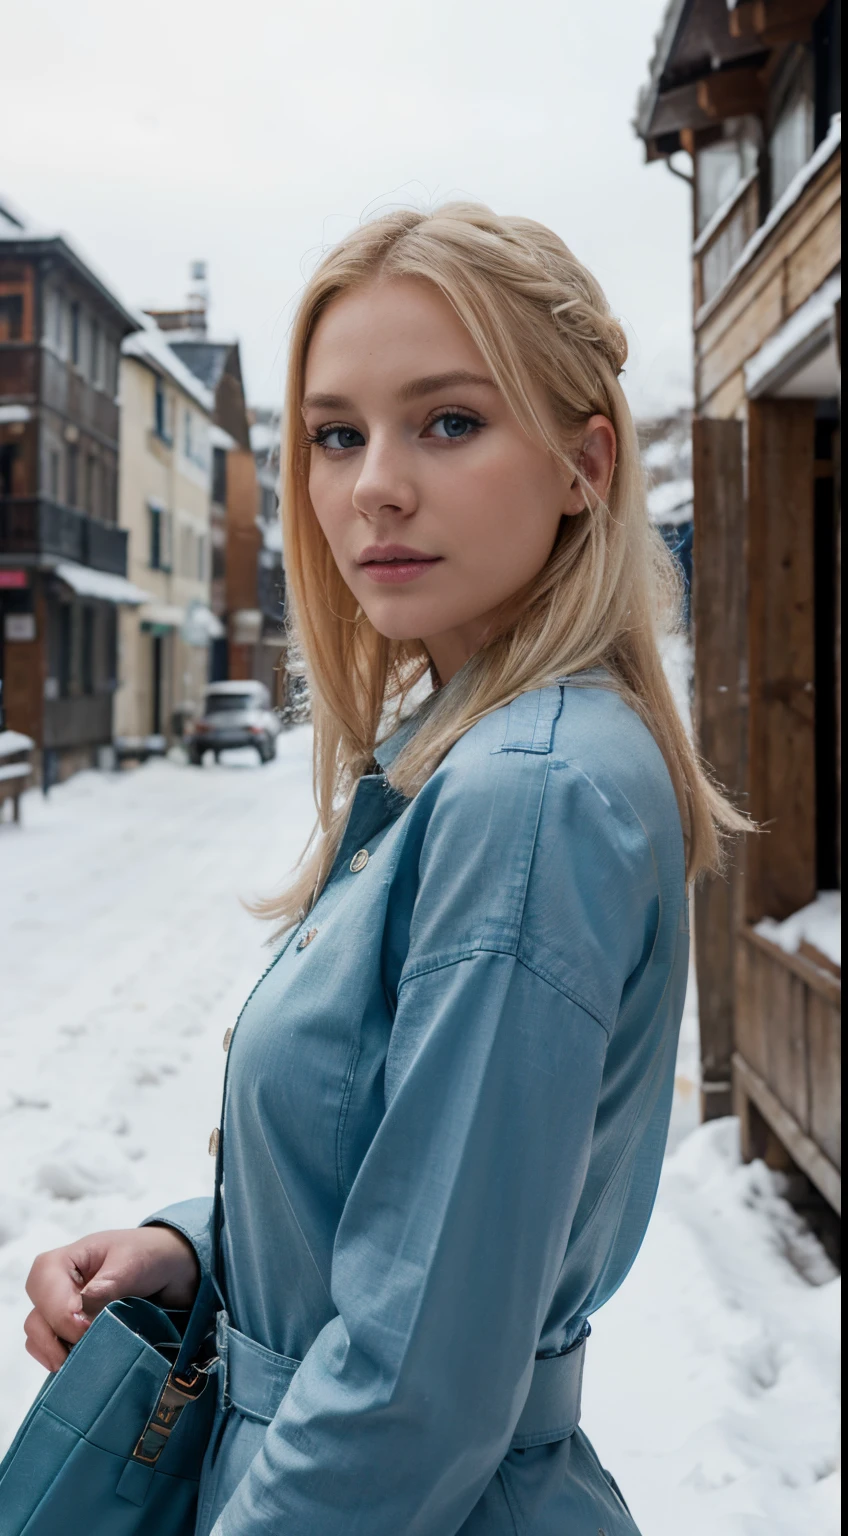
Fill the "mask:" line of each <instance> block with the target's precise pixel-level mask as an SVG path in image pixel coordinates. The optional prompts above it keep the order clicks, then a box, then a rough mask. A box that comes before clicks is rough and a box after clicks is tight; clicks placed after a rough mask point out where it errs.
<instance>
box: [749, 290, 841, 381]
mask: <svg viewBox="0 0 848 1536" xmlns="http://www.w3.org/2000/svg"><path fill="white" fill-rule="evenodd" d="M841 297H842V273H841V272H838V273H836V275H835V276H834V277H829V278H828V279H827V282H824V283H822V285H821V287H820V288H817V289H816V291H815V293H813V294H811V295H810V297H809V299H808V300H807V302H806V304H802V305H801V307H800V309H796V311H795V313H794V315H790V316H789V319H788V320H787V321H786V323H785V325H782V326H781V327H780V330H779V331H776V332H775V334H774V335H773V336H770V337H769V339H768V341H766V342H764V343H763V345H762V346H761V347H760V350H759V352H755V353H754V355H753V357H751V358H749V359H748V361H747V363H746V364H745V392H746V394H748V395H749V396H751V397H753V396H755V395H757V394H759V393H760V392H761V386H762V385H763V384H765V383H766V382H767V381H768V380H770V378H771V376H772V375H773V374H775V373H777V371H778V370H779V369H780V368H781V367H783V365H784V364H785V363H787V362H788V361H789V359H790V358H791V357H792V355H793V353H795V352H797V351H798V350H799V349H800V348H802V347H804V345H805V343H807V342H811V341H812V340H813V338H814V337H815V336H816V333H817V332H820V331H823V332H824V333H825V336H826V335H827V334H828V333H829V331H830V329H831V328H832V327H833V326H834V325H835V310H836V305H837V304H838V302H839V300H840V299H841Z"/></svg>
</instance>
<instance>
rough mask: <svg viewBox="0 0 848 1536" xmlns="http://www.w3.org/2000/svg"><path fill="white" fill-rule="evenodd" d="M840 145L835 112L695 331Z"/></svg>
mask: <svg viewBox="0 0 848 1536" xmlns="http://www.w3.org/2000/svg"><path fill="white" fill-rule="evenodd" d="M841 144H842V114H841V112H836V113H834V115H833V117H832V118H831V120H830V127H829V129H828V131H827V134H826V135H825V137H824V138H823V139H822V141H821V143H820V145H819V147H818V149H817V150H815V152H814V153H813V154H812V155H811V156H810V158H809V160H808V161H807V163H806V165H802V167H801V169H800V171H798V172H797V173H796V174H795V175H794V176H793V178H792V180H791V181H790V183H789V186H788V187H787V188H786V191H785V192H784V193H783V196H782V197H779V198H778V200H777V202H776V203H775V205H774V207H773V208H772V210H771V212H770V213H769V215H768V218H767V219H765V220H764V222H763V223H762V224H761V225H760V227H759V229H756V230H755V231H754V233H753V234H752V236H751V238H750V240H749V241H748V243H747V245H746V246H744V247H743V249H742V251H741V253H740V254H739V256H738V257H737V259H736V261H735V262H734V263H733V266H732V267H731V269H730V271H729V272H728V274H727V277H726V278H725V280H724V282H723V283H722V285H721V287H720V288H719V290H718V292H717V293H714V294H713V296H712V298H711V299H709V300H708V301H707V303H706V304H702V305H701V307H700V309H699V310H698V313H697V314H696V316H695V325H696V327H698V326H701V325H703V323H704V321H705V320H706V319H707V318H708V317H709V316H710V315H711V314H712V313H713V310H714V309H716V307H717V306H718V305H719V304H720V303H721V302H722V300H723V298H724V296H725V294H726V293H727V291H728V289H729V288H730V286H731V284H732V283H733V282H735V280H736V278H737V277H738V276H739V273H740V272H741V271H743V270H744V268H745V267H747V265H748V263H749V261H751V259H752V258H753V257H754V256H755V255H756V253H757V251H758V250H759V249H760V246H761V245H762V244H763V243H764V241H766V240H767V239H768V237H769V235H770V234H771V233H772V230H774V229H776V228H777V226H778V224H779V223H780V221H781V219H784V218H785V217H786V215H787V213H789V212H791V210H792V209H793V208H794V206H795V204H796V203H797V201H798V199H799V197H800V196H801V194H802V192H803V191H804V189H805V187H807V186H809V184H810V182H811V181H812V180H813V179H814V177H816V176H817V175H818V173H819V171H820V170H821V169H822V167H823V166H825V165H827V162H828V160H830V159H831V157H832V156H833V155H835V154H836V151H837V150H838V149H839V148H840V146H841Z"/></svg>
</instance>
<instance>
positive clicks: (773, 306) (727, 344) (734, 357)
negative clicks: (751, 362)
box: [696, 269, 784, 401]
mask: <svg viewBox="0 0 848 1536" xmlns="http://www.w3.org/2000/svg"><path fill="white" fill-rule="evenodd" d="M783 318H784V280H783V271H782V269H781V270H780V271H778V272H776V273H775V274H774V276H773V277H772V279H771V281H770V282H768V283H766V284H765V285H764V286H763V287H762V288H760V289H759V291H758V292H757V293H756V294H754V295H753V296H752V300H751V303H750V304H749V305H748V307H747V308H746V309H745V310H744V312H743V313H742V314H741V315H740V316H739V319H738V320H737V322H736V324H735V325H733V326H731V328H730V330H728V331H727V332H726V333H725V335H724V336H722V337H721V339H720V340H719V341H718V342H717V343H716V345H715V346H714V347H712V348H711V349H710V351H708V352H706V353H701V352H700V349H699V356H698V361H697V369H696V381H697V390H698V399H699V401H703V400H705V399H707V398H708V397H709V396H710V395H712V394H715V391H716V390H717V389H718V388H719V386H720V385H721V384H723V383H724V382H725V380H726V379H727V378H729V377H730V375H731V374H733V373H735V372H736V371H737V370H738V369H739V368H740V367H741V366H742V364H743V363H744V362H746V361H747V359H748V358H749V357H752V356H753V354H754V353H755V352H756V351H757V350H758V348H759V347H761V346H762V344H763V342H764V341H766V340H767V339H768V337H769V336H772V335H773V334H774V332H775V331H776V330H778V329H779V327H780V326H781V325H782V323H783Z"/></svg>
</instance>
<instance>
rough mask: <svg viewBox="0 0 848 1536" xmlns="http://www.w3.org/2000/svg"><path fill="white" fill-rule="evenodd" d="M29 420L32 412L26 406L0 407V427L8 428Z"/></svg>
mask: <svg viewBox="0 0 848 1536" xmlns="http://www.w3.org/2000/svg"><path fill="white" fill-rule="evenodd" d="M31 419H32V411H31V410H30V408H29V406H28V405H0V427H9V426H12V425H13V424H14V423H15V422H23V421H30V420H31Z"/></svg>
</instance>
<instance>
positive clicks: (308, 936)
mask: <svg viewBox="0 0 848 1536" xmlns="http://www.w3.org/2000/svg"><path fill="white" fill-rule="evenodd" d="M317 932H318V929H317V928H310V929H309V931H308V932H307V933H305V934H304V935H303V938H302V939H298V941H297V945H296V948H297V949H305V948H306V946H307V944H311V943H312V940H313V939H314V937H315V935H316V933H317Z"/></svg>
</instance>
